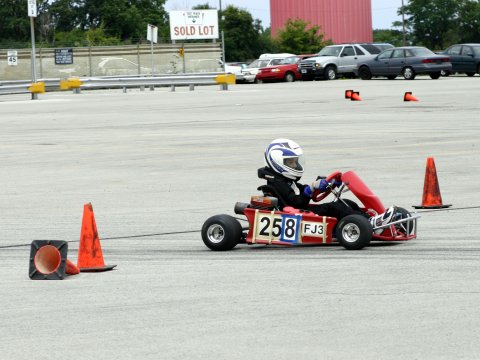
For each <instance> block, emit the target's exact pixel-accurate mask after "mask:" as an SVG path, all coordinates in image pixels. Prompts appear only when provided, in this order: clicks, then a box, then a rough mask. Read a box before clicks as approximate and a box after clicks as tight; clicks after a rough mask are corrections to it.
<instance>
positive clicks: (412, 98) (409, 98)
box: [403, 91, 418, 101]
mask: <svg viewBox="0 0 480 360" xmlns="http://www.w3.org/2000/svg"><path fill="white" fill-rule="evenodd" d="M403 101H418V99H417V98H416V97H415V96H413V95H412V92H411V91H407V92H406V93H405V95H403Z"/></svg>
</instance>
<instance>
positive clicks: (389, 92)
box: [0, 76, 480, 360]
mask: <svg viewBox="0 0 480 360" xmlns="http://www.w3.org/2000/svg"><path fill="white" fill-rule="evenodd" d="M479 85H480V77H479V76H475V77H473V78H469V77H466V76H454V77H449V78H440V79H439V80H431V79H430V78H428V77H418V78H417V79H415V80H414V81H406V80H403V79H400V78H399V79H397V80H394V81H389V80H371V81H362V80H336V81H315V82H295V83H278V84H251V85H249V84H245V85H242V84H239V85H234V86H230V87H229V90H228V91H222V90H220V88H219V87H218V86H205V87H196V88H195V90H194V91H189V88H188V87H185V88H177V89H176V91H175V92H171V91H170V89H169V88H159V89H156V90H155V91H140V90H134V89H131V90H129V91H128V92H127V93H123V92H122V91H121V90H111V91H107V90H102V91H83V92H82V93H81V94H73V93H71V92H63V93H47V94H41V95H40V96H39V100H30V99H29V96H28V95H11V96H2V97H0V164H1V172H0V185H1V191H0V210H1V216H0V269H1V277H0V289H1V291H0V319H1V321H0V337H1V339H2V341H1V342H0V354H2V355H1V358H2V359H8V360H16V359H27V358H29V359H45V360H46V359H52V358H59V357H62V358H71V359H87V360H88V359H92V360H99V359H211V360H214V359H251V360H253V359H276V360H280V359H292V358H293V359H345V358H349V359H374V358H378V359H402V360H404V359H422V360H424V359H477V358H478V354H479V352H480V344H479V342H478V338H479V336H480V328H479V326H478V323H479V321H480V307H479V306H478V304H479V303H480V276H479V275H480V266H479V255H480V237H479V235H478V227H479V220H478V219H479V215H480V210H479V209H480V176H479V175H480V140H479V134H480V122H479V120H478V119H479V112H480V102H479V101H478V94H479ZM347 89H353V90H356V91H359V92H360V97H361V98H362V101H356V102H355V101H350V100H346V99H345V98H344V93H345V90H347ZM406 91H411V92H412V93H413V95H414V96H415V97H417V98H418V99H419V100H420V101H418V102H404V101H403V96H404V93H405V92H406ZM278 137H287V138H291V139H293V140H294V141H296V142H298V143H299V144H301V145H302V146H303V148H304V151H305V154H306V155H305V156H306V171H305V175H304V178H303V179H304V180H305V182H309V181H313V180H314V179H315V177H316V176H317V175H326V174H328V173H330V172H333V171H335V170H339V171H347V170H355V171H356V172H357V174H358V175H359V176H360V177H361V178H362V179H363V180H364V181H365V183H366V184H367V185H368V186H369V187H370V188H371V189H372V190H373V191H374V192H375V193H376V194H377V195H378V196H379V197H380V199H381V200H382V201H383V203H384V204H385V205H386V206H390V205H397V206H402V207H404V208H407V209H409V210H411V211H413V210H414V209H413V208H412V205H419V204H421V202H422V192H423V185H424V176H425V170H426V159H427V158H428V157H433V158H434V160H435V164H436V170H437V176H438V181H439V186H440V190H441V195H442V200H443V203H444V204H452V205H453V206H452V207H451V208H449V209H448V210H441V211H439V210H435V211H423V212H422V213H421V215H422V217H421V218H420V220H419V224H418V225H419V226H418V238H417V239H415V240H412V241H409V242H406V243H395V244H392V243H374V244H372V245H371V246H370V247H368V248H365V249H364V250H361V251H347V250H344V249H343V248H342V247H341V246H339V245H328V246H313V247H294V248H286V247H269V246H247V245H239V246H237V247H236V248H235V249H234V250H232V251H229V252H212V251H210V250H208V249H207V248H206V247H205V246H204V244H203V242H202V240H201V236H200V232H199V230H200V229H201V226H202V224H203V222H204V221H205V220H206V219H207V218H208V217H210V216H212V215H216V214H230V215H233V207H234V204H235V202H237V201H241V202H248V201H249V199H250V196H251V195H254V194H258V191H257V190H256V189H257V187H258V186H259V185H261V184H262V181H261V179H258V178H257V176H256V171H257V169H258V168H259V167H261V166H263V151H264V148H265V146H266V145H267V144H268V143H269V142H270V141H271V140H273V139H275V138H278ZM88 202H91V203H92V205H93V210H94V212H95V218H96V223H97V227H98V231H99V235H100V239H101V245H102V250H103V256H104V259H105V262H106V263H107V264H116V265H117V267H116V268H115V270H112V271H109V272H103V273H81V274H79V275H74V276H69V277H68V278H66V279H65V280H63V281H33V280H30V279H29V276H28V265H29V252H30V243H31V242H32V241H33V240H35V239H51V240H66V241H68V242H69V243H68V246H69V251H68V257H69V259H71V260H72V261H73V262H74V263H75V262H76V260H77V256H78V244H79V243H78V241H79V236H80V227H81V221H82V211H83V205H84V204H85V203H88Z"/></svg>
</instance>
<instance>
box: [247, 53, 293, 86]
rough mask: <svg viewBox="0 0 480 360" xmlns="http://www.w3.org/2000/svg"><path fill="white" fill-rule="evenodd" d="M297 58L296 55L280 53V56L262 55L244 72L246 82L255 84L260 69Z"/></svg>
mask: <svg viewBox="0 0 480 360" xmlns="http://www.w3.org/2000/svg"><path fill="white" fill-rule="evenodd" d="M289 56H295V54H288V53H280V54H262V55H260V57H259V58H258V59H257V60H254V61H253V62H252V63H250V64H249V65H248V66H247V68H245V69H243V70H242V73H243V75H244V77H245V81H246V82H255V81H256V78H257V74H258V70H259V69H260V68H264V67H267V66H274V65H278V64H280V62H281V61H282V60H283V59H285V58H287V57H289Z"/></svg>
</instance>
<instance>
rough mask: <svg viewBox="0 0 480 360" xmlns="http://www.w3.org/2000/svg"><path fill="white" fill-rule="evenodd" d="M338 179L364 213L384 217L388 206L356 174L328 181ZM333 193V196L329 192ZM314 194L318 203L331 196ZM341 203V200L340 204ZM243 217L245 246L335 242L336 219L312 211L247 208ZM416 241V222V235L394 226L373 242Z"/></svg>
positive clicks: (329, 177)
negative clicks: (360, 204) (245, 221)
mask: <svg viewBox="0 0 480 360" xmlns="http://www.w3.org/2000/svg"><path fill="white" fill-rule="evenodd" d="M334 178H336V179H337V180H341V181H342V182H343V183H344V184H345V185H346V187H347V188H348V189H349V190H350V191H351V192H352V193H353V194H354V195H355V196H356V197H357V198H358V200H360V202H361V203H362V204H363V210H364V211H365V212H366V213H368V214H370V215H374V214H381V213H383V212H384V211H385V206H384V205H383V204H382V202H381V200H380V199H379V198H378V197H377V196H376V195H375V194H374V193H373V192H372V191H371V190H370V189H369V188H368V186H367V185H365V183H364V182H363V181H362V180H361V179H360V178H359V177H358V175H357V174H356V173H355V172H353V171H348V172H346V173H344V174H342V173H340V172H335V173H332V174H331V175H330V176H328V177H327V180H332V179H334ZM328 193H330V192H328ZM328 193H327V194H325V193H322V194H321V195H320V196H319V194H317V196H316V195H315V194H314V199H315V200H317V201H318V200H319V199H320V200H321V199H323V198H324V197H325V196H324V195H328ZM337 201H341V200H337ZM243 213H244V215H245V216H246V217H247V220H248V223H249V229H248V234H247V236H246V242H247V243H248V244H276V245H300V244H330V243H332V242H335V241H336V239H335V237H334V233H333V232H334V229H335V225H336V224H337V219H336V218H333V217H327V216H319V215H316V214H314V213H313V212H311V211H304V210H299V209H295V208H292V207H286V208H284V209H283V211H278V210H262V209H259V208H255V206H252V207H248V208H245V210H244V212H243ZM414 238H416V221H415V229H414V231H410V230H409V231H407V233H405V231H404V232H402V231H399V229H398V228H397V226H395V225H393V224H392V225H391V226H388V227H386V228H384V229H383V231H382V233H381V234H375V233H374V234H373V235H372V240H382V241H407V240H411V239H414Z"/></svg>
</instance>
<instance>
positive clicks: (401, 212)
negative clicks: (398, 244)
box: [395, 206, 415, 236]
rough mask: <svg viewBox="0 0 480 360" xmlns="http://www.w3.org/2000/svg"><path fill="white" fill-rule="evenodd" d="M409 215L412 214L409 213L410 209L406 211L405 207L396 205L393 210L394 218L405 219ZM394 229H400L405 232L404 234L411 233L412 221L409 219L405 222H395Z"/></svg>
mask: <svg viewBox="0 0 480 360" xmlns="http://www.w3.org/2000/svg"><path fill="white" fill-rule="evenodd" d="M411 216H412V215H411V214H410V211H408V210H407V209H404V208H402V207H399V206H397V210H396V212H395V220H400V219H407V218H409V217H411ZM407 224H408V225H407ZM407 226H408V230H409V231H408V234H407ZM395 229H396V230H397V231H400V232H401V233H403V234H405V235H406V236H409V235H412V234H413V233H414V232H415V228H414V222H413V221H409V222H405V223H400V224H396V225H395Z"/></svg>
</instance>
